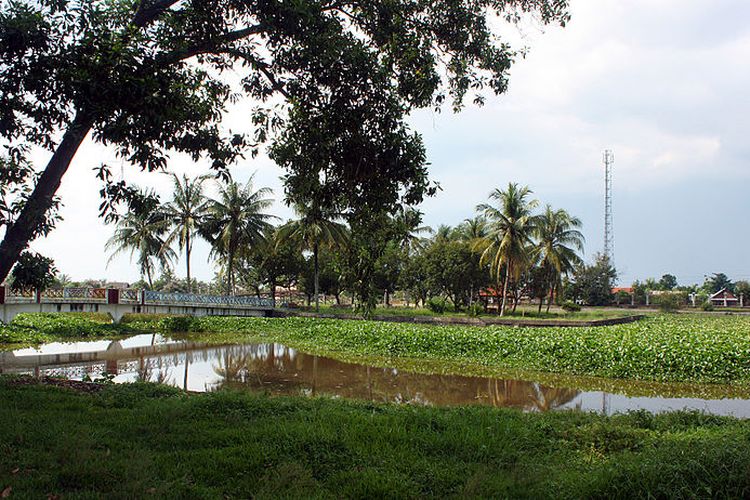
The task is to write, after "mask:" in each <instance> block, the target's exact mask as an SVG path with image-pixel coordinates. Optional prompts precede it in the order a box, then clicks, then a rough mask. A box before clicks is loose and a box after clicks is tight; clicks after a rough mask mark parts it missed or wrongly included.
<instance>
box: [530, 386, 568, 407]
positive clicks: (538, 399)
mask: <svg viewBox="0 0 750 500" xmlns="http://www.w3.org/2000/svg"><path fill="white" fill-rule="evenodd" d="M532 391H533V392H532V393H531V394H530V395H529V399H530V401H531V404H532V405H533V406H534V409H535V410H539V411H549V410H553V409H555V408H559V407H561V406H563V405H564V404H566V403H569V402H571V401H573V399H575V398H576V396H578V394H580V391H577V390H575V389H567V388H559V387H545V386H543V385H540V384H538V383H534V384H532Z"/></svg>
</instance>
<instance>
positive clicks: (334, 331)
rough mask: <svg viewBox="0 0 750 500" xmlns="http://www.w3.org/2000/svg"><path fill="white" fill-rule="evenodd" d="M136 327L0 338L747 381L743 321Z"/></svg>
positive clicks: (86, 327)
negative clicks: (168, 340)
mask: <svg viewBox="0 0 750 500" xmlns="http://www.w3.org/2000/svg"><path fill="white" fill-rule="evenodd" d="M140 319H141V321H134V322H130V323H126V324H120V325H111V324H107V323H104V322H103V321H100V320H98V319H97V318H95V317H94V318H89V317H81V316H65V315H64V316H54V315H20V316H19V317H18V318H17V319H16V320H14V321H13V322H12V323H11V324H10V325H8V326H5V327H2V328H1V329H0V339H1V340H2V341H3V342H5V343H11V342H13V343H24V342H26V343H35V342H36V343H38V342H43V341H50V340H52V339H54V338H56V336H57V335H58V334H62V335H64V336H70V335H74V336H75V335H83V336H91V335H100V336H105V335H113V334H118V333H129V332H138V331H141V332H142V331H150V330H153V329H154V328H162V329H167V330H171V331H191V332H195V333H198V332H203V334H201V335H200V337H201V340H204V341H215V342H231V341H232V340H233V339H234V340H247V339H248V338H257V339H260V340H266V341H268V340H275V341H279V342H284V343H285V344H287V345H290V346H292V347H298V348H303V349H305V350H307V351H308V352H320V353H326V354H331V355H334V356H336V355H338V356H347V355H354V356H379V357H385V358H399V359H424V360H436V361H445V362H459V363H464V364H466V363H470V364H474V365H478V366H486V367H505V368H523V369H531V370H538V371H543V372H555V373H567V374H577V375H592V376H598V377H611V378H621V379H639V380H653V381H673V382H678V381H684V382H710V383H742V384H744V383H746V382H748V381H750V318H748V317H734V316H725V317H717V316H700V315H660V316H655V317H649V318H646V319H644V320H641V321H639V322H636V323H630V324H625V325H616V326H609V327H585V328H584V327H571V328H554V327H540V328H539V327H538V328H517V327H508V326H489V327H483V328H477V327H469V326H433V325H430V326H427V325H416V324H405V323H386V322H373V321H358V320H326V319H319V318H283V319H282V318H236V317H203V318H196V319H191V318H184V317H167V318H161V319H159V320H158V321H157V322H147V321H142V318H140ZM71 322H72V323H71Z"/></svg>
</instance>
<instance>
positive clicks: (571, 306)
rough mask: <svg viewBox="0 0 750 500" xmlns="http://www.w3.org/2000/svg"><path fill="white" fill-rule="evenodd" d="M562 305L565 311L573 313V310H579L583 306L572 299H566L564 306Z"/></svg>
mask: <svg viewBox="0 0 750 500" xmlns="http://www.w3.org/2000/svg"><path fill="white" fill-rule="evenodd" d="M560 307H562V308H563V311H565V312H569V313H571V312H578V311H580V310H581V306H579V305H578V304H576V303H575V302H573V301H572V300H566V301H565V302H563V303H562V306H560Z"/></svg>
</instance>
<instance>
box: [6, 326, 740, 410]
mask: <svg viewBox="0 0 750 500" xmlns="http://www.w3.org/2000/svg"><path fill="white" fill-rule="evenodd" d="M0 373H8V374H30V375H35V376H44V375H46V376H56V377H65V378H70V379H78V380H80V379H82V378H84V377H86V376H88V377H90V378H97V377H101V376H102V374H105V373H106V374H108V375H109V376H111V377H113V380H114V382H118V383H122V382H132V381H139V380H140V381H151V382H160V383H165V384H170V385H173V386H176V387H180V388H182V389H185V390H188V391H197V392H205V391H215V390H217V389H220V388H223V387H232V388H242V389H247V390H251V391H261V392H266V393H269V394H276V395H308V396H313V395H328V396H333V397H343V398H350V399H358V400H367V401H375V402H394V403H409V404H419V405H434V406H458V405H474V404H478V405H491V406H504V407H513V408H519V409H523V410H526V411H547V410H554V409H578V410H586V411H596V412H602V413H606V414H612V413H617V412H624V411H628V410H636V409H645V410H648V411H651V412H663V411H670V410H681V409H692V410H700V411H704V412H707V413H711V414H716V415H733V416H736V417H741V418H749V417H750V399H743V398H740V397H725V398H722V399H720V398H717V399H705V398H700V397H695V398H692V397H658V396H657V397H629V396H626V395H623V394H617V393H614V392H613V393H610V392H604V391H586V390H580V389H579V388H576V387H550V386H546V385H544V384H542V383H539V382H537V381H534V380H513V379H502V378H492V377H474V376H462V375H440V374H422V373H410V372H408V371H404V370H399V369H396V368H382V367H374V366H369V365H367V364H357V363H348V362H342V361H338V360H335V359H331V358H327V357H323V356H316V355H312V354H307V353H304V352H301V351H299V350H295V349H292V348H289V347H287V346H284V345H281V344H275V343H248V344H231V345H214V344H206V343H201V342H194V341H191V340H189V339H187V340H185V339H177V338H170V337H165V336H161V335H158V334H153V335H136V336H133V337H129V338H126V339H121V340H99V341H93V342H74V343H53V344H46V345H42V346H40V347H38V348H26V349H19V350H15V351H5V352H0Z"/></svg>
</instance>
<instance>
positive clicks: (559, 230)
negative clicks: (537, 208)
mask: <svg viewBox="0 0 750 500" xmlns="http://www.w3.org/2000/svg"><path fill="white" fill-rule="evenodd" d="M582 225H583V224H582V223H581V220H580V219H579V218H578V217H573V216H571V215H570V214H569V213H568V212H566V211H565V210H563V209H558V210H553V209H552V207H550V206H549V205H547V207H546V208H545V210H544V212H543V213H542V214H541V215H540V216H539V217H538V219H537V224H536V225H535V231H534V233H535V236H536V240H537V249H536V253H537V259H538V262H539V266H540V267H541V268H542V269H543V270H544V272H546V274H547V285H548V286H549V297H548V299H547V311H549V307H550V304H551V303H552V299H553V297H554V294H555V291H556V290H557V291H559V290H560V289H561V285H562V278H563V276H564V275H567V274H569V273H572V272H573V271H574V270H575V268H576V266H578V265H580V264H581V258H580V257H579V256H578V253H577V252H583V243H584V241H585V238H584V237H583V233H581V231H580V230H579V229H580V228H581V226H582ZM539 306H540V307H541V301H540V303H539Z"/></svg>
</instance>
